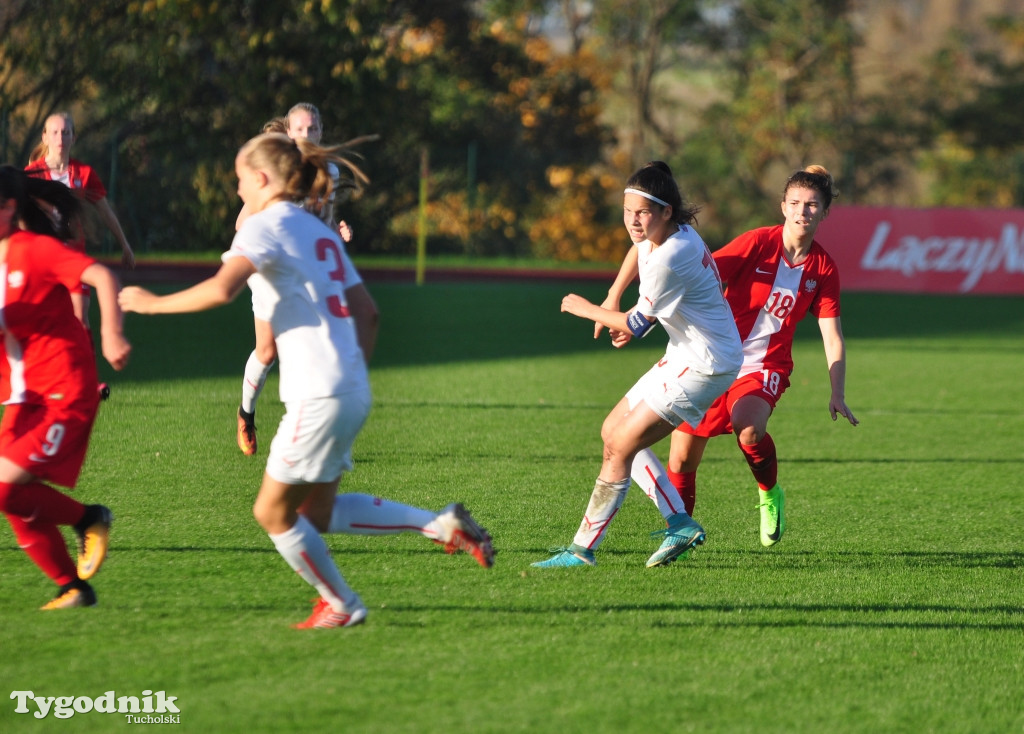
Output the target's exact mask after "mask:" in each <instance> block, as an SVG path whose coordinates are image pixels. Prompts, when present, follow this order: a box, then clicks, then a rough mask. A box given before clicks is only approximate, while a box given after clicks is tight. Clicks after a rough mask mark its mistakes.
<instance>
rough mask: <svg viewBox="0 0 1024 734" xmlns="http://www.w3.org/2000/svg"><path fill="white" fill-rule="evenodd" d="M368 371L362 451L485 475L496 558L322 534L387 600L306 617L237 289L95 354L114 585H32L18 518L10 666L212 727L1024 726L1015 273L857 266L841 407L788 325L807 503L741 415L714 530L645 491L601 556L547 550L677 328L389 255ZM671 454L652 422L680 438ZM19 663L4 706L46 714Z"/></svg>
mask: <svg viewBox="0 0 1024 734" xmlns="http://www.w3.org/2000/svg"><path fill="white" fill-rule="evenodd" d="M371 287H372V290H373V292H374V294H375V296H376V298H377V300H378V302H379V304H380V306H381V308H382V312H383V323H382V334H381V338H380V346H379V352H378V354H377V357H376V358H375V360H374V370H373V376H372V379H373V384H374V392H375V396H376V402H375V407H374V411H373V414H372V415H371V418H370V420H369V422H368V424H367V426H366V428H365V430H364V432H363V434H362V436H361V437H360V439H359V441H358V443H357V444H356V451H355V457H356V461H357V469H356V471H355V472H354V473H353V474H351V475H350V476H349V477H348V478H347V479H346V480H345V482H344V488H345V489H347V490H349V491H358V492H366V493H371V494H378V495H382V496H386V497H388V498H391V499H395V500H399V501H402V502H407V503H411V504H415V505H420V506H424V507H430V508H440V507H442V506H443V505H445V504H447V503H448V502H450V501H453V500H461V501H463V502H465V503H466V504H467V505H468V506H469V507H470V509H471V510H472V511H473V512H474V514H475V515H476V516H477V517H478V519H479V520H480V521H481V522H482V523H483V524H484V525H485V526H487V527H488V528H489V529H490V530H491V532H492V533H493V535H494V537H495V544H496V547H497V548H498V550H499V555H498V561H497V564H496V566H495V567H494V568H493V569H491V570H490V571H485V570H483V569H481V568H479V567H478V566H476V564H475V563H473V562H472V560H471V559H470V558H468V557H467V556H456V557H449V556H446V555H445V554H444V553H443V552H442V551H441V550H440V549H439V548H438V547H437V546H435V545H433V544H431V543H429V542H427V541H425V540H424V539H422V538H420V537H419V536H413V535H402V536H393V537H391V536H389V537H376V538H374V537H369V538H368V537H359V536H332V537H330V538H329V539H328V542H329V544H330V546H331V548H332V550H333V552H334V555H335V558H336V560H337V562H338V564H339V567H340V568H341V569H342V572H343V573H344V574H345V576H346V578H347V579H348V580H349V582H350V583H351V585H352V586H353V587H354V588H355V589H356V590H358V591H359V593H360V594H361V595H362V597H363V599H364V600H365V601H366V603H367V605H368V606H369V608H370V616H369V618H368V620H367V623H366V624H365V625H363V626H361V627H357V628H354V629H351V630H333V631H323V632H321V631H314V632H297V631H294V630H291V629H290V628H289V624H291V623H293V622H296V621H299V620H301V619H303V618H304V617H305V616H306V615H307V614H308V611H309V604H308V600H309V599H310V598H311V596H313V592H312V591H311V590H310V589H309V588H308V587H306V586H305V585H304V584H303V583H302V582H301V581H300V580H299V579H298V578H297V577H296V575H295V574H294V573H292V572H291V571H290V570H289V569H288V568H287V566H286V565H285V563H284V561H283V560H282V559H281V558H280V557H279V556H278V555H277V554H276V552H275V551H274V549H273V546H272V544H271V542H270V541H269V540H268V539H267V537H266V535H265V534H264V533H262V532H261V531H260V529H259V528H258V527H257V525H256V523H255V522H254V520H253V519H252V516H251V511H250V510H251V505H252V500H253V498H254V495H255V492H256V488H257V487H258V484H259V481H260V477H261V475H262V469H263V464H262V461H263V460H264V459H265V457H266V446H267V445H268V444H269V440H270V438H271V437H272V435H273V430H274V425H275V423H276V421H277V419H278V418H279V417H280V415H281V406H280V405H279V404H278V402H277V400H276V388H277V383H276V371H275V373H274V374H273V376H272V378H271V382H270V384H269V385H268V388H267V392H266V393H265V395H264V398H263V401H262V404H261V408H260V412H259V426H260V428H261V432H260V439H261V442H262V448H261V450H260V453H259V456H258V457H257V458H256V459H247V458H246V457H243V456H242V455H241V453H240V452H239V451H238V450H237V448H236V447H235V445H234V415H233V413H234V409H235V407H236V405H237V402H238V394H239V382H240V372H241V369H242V366H243V365H244V362H245V359H246V356H247V355H248V352H249V349H250V348H251V343H252V326H251V319H250V315H249V311H248V303H247V299H246V298H245V297H244V296H243V297H242V298H240V299H239V301H238V302H236V303H235V304H233V305H232V306H231V307H230V308H227V309H222V310H221V311H219V312H211V313H206V314H196V315H190V316H182V317H175V318H170V317H164V318H143V317H136V316H132V317H129V320H128V331H129V334H130V337H131V339H132V341H133V344H134V346H135V351H134V354H133V361H132V364H131V365H130V366H129V368H128V369H127V370H126V371H125V372H124V373H122V374H119V375H111V374H110V373H109V372H107V373H105V377H108V378H110V381H111V382H112V384H113V388H114V394H113V397H112V399H111V400H110V401H109V402H108V403H106V404H104V405H103V406H102V408H101V411H100V416H99V419H98V421H97V425H96V429H95V432H94V435H93V442H92V448H91V453H90V458H89V461H88V462H87V464H86V468H85V471H84V473H83V476H82V480H81V483H80V486H79V488H78V490H76V492H75V496H77V497H78V498H80V499H82V500H83V501H103V502H105V503H107V504H109V505H110V506H111V507H112V508H113V509H114V511H115V513H116V515H117V521H116V523H115V526H114V535H113V546H112V551H111V555H110V558H109V559H108V561H107V565H105V566H104V568H103V571H102V572H101V573H100V575H99V576H98V577H97V579H96V583H95V586H96V589H97V592H98V594H99V596H100V606H99V607H98V608H96V609H89V610H71V611H68V612H52V613H42V612H39V611H37V607H38V606H39V605H40V604H42V603H43V602H45V601H46V600H47V599H48V598H49V597H50V596H51V594H52V591H53V589H52V586H51V585H50V583H49V582H48V581H47V580H46V579H45V578H44V577H43V576H42V575H41V574H40V573H39V572H38V571H37V570H36V568H35V567H34V566H33V565H32V564H31V563H30V562H29V561H28V560H27V558H26V557H25V556H24V554H23V553H22V552H21V551H20V550H18V548H17V546H16V544H15V542H14V540H13V538H12V536H11V534H10V531H9V530H3V531H0V568H2V573H3V589H4V592H5V593H4V594H3V595H2V596H0V615H2V619H3V631H2V632H0V651H2V657H0V680H3V681H4V682H5V684H6V685H7V687H8V690H9V691H15V690H32V691H34V692H35V693H36V694H37V695H46V696H60V695H70V696H90V697H96V696H100V695H102V694H103V693H104V692H106V691H108V690H114V691H116V694H117V695H119V696H120V695H136V696H139V695H141V694H142V691H143V690H153V691H159V690H163V691H166V692H167V695H171V696H177V697H178V699H177V704H178V706H179V707H180V709H181V714H180V716H181V724H180V726H179V728H178V730H180V731H196V732H253V731H258V732H289V731H346V732H442V731H466V732H469V731H477V732H517V731H521V732H558V734H569V733H572V732H587V733H591V732H606V731H607V732H613V731H614V732H619V731H629V732H634V731H636V732H641V731H642V732H651V731H672V732H689V731H692V732H758V733H759V734H764V733H765V732H821V731H829V732H832V733H838V732H943V733H944V732H1015V731H1016V732H1020V731H1022V730H1024V698H1022V696H1021V691H1022V690H1024V584H1022V578H1024V576H1022V568H1024V542H1022V538H1024V533H1022V531H1021V528H1022V527H1024V504H1022V503H1021V501H1020V499H1021V487H1022V483H1021V478H1020V477H1021V470H1022V468H1024V446H1022V443H1021V437H1022V436H1024V412H1022V410H1021V408H1020V406H1021V405H1022V404H1024V380H1021V378H1020V372H1021V353H1022V344H1024V309H1022V308H1021V306H1022V302H1021V300H1020V299H998V298H960V299H942V298H926V297H917V296H915V297H910V296H881V295H877V294H875V295H849V296H847V297H846V298H845V301H844V317H843V318H844V328H845V331H846V334H847V339H848V348H849V378H848V402H849V404H850V406H851V408H852V409H853V410H854V412H855V413H856V414H857V416H858V417H859V418H860V419H861V421H862V423H861V425H860V426H858V427H857V428H852V427H850V426H849V425H844V424H840V423H835V424H834V423H832V422H831V420H830V419H829V416H828V410H827V407H828V383H827V376H826V372H825V363H824V355H823V351H822V348H821V343H820V338H819V337H818V335H817V330H816V327H815V326H814V325H813V324H810V323H809V324H806V325H805V327H806V328H804V327H802V328H801V331H800V334H799V339H798V342H797V345H796V350H795V351H796V363H797V371H796V373H795V374H794V377H793V386H792V387H791V388H790V391H789V392H788V393H787V395H786V397H785V399H784V400H783V401H782V402H781V404H780V406H779V409H778V410H777V412H776V415H775V416H774V417H773V419H772V422H771V431H772V434H773V436H774V438H775V441H776V444H777V445H778V448H779V451H780V456H781V460H782V463H781V467H780V480H781V481H782V482H783V484H784V486H785V487H786V488H787V500H788V502H787V520H788V522H787V533H786V538H785V540H784V541H783V542H782V543H780V544H779V545H778V546H776V547H775V548H772V549H769V550H766V549H763V548H761V546H760V543H759V542H758V538H757V511H756V509H755V504H756V490H755V488H754V485H753V482H752V480H751V478H750V476H749V471H748V470H747V469H746V465H745V463H744V462H743V460H742V458H741V457H740V455H739V452H738V451H737V449H736V447H735V446H734V445H733V441H732V440H731V439H729V438H727V437H722V438H719V439H717V440H715V441H712V442H711V443H710V444H709V447H708V451H707V453H706V455H705V460H704V463H703V466H702V468H701V473H700V483H699V491H698V500H697V502H698V505H697V508H698V509H697V513H696V514H697V516H698V518H699V519H700V520H701V521H702V523H703V524H704V525H705V527H706V528H707V531H708V542H707V544H706V545H705V546H704V547H703V548H701V549H700V550H699V551H698V552H696V553H695V554H693V556H692V557H691V558H689V559H688V560H685V561H681V562H679V563H676V564H674V565H672V566H670V567H668V568H665V569H654V570H647V569H645V568H644V562H645V561H646V559H647V557H648V555H649V554H650V553H651V552H652V551H653V549H654V548H655V547H656V546H657V541H656V540H653V539H651V538H649V537H648V532H649V531H651V530H653V529H655V528H657V527H658V526H659V519H660V518H659V516H658V515H657V512H656V511H655V510H654V508H653V507H652V506H651V505H650V503H649V502H648V500H647V499H646V498H645V497H644V496H643V495H642V493H639V492H637V491H635V490H634V491H633V492H632V493H631V494H630V496H629V497H628V499H627V501H626V504H625V505H624V507H623V510H622V511H621V512H620V513H619V516H618V517H617V518H616V522H615V525H614V527H613V528H612V530H611V532H610V533H609V535H608V537H607V540H606V541H605V543H604V545H603V546H602V548H601V550H600V551H599V552H598V562H599V565H598V567H597V568H592V569H591V568H587V569H578V570H564V571H543V572H542V571H539V570H536V569H532V568H530V565H529V564H530V563H531V562H532V561H535V560H539V559H541V558H543V557H545V555H546V550H547V548H548V547H549V546H550V545H555V544H564V543H566V542H568V541H569V540H570V539H571V537H572V534H573V532H574V531H575V528H576V526H577V524H578V523H579V520H580V516H581V513H582V512H583V509H584V507H585V505H586V501H587V497H588V496H589V493H590V489H591V488H592V486H593V480H594V478H595V476H596V474H597V470H598V468H599V464H600V451H601V445H600V439H599V428H600V424H601V421H602V419H603V418H604V416H605V414H606V412H607V411H608V410H609V409H610V408H611V406H612V405H613V404H614V403H615V401H616V400H618V398H619V397H621V395H622V394H623V393H624V392H625V390H626V389H627V388H628V387H629V386H630V385H631V384H632V382H633V380H634V379H635V378H636V377H637V376H639V374H641V372H642V371H643V370H645V369H646V368H647V367H648V366H649V365H650V363H652V362H653V361H654V360H655V359H657V358H658V357H659V356H660V353H659V348H660V347H663V346H664V339H663V334H661V333H660V332H655V333H654V334H653V335H652V336H651V337H650V338H648V339H647V340H645V341H644V342H643V343H642V344H637V345H630V347H628V348H627V349H625V350H621V351H617V350H613V349H611V348H610V347H609V346H608V345H607V342H606V341H605V340H601V341H599V342H594V341H593V340H592V339H590V337H589V327H588V326H587V325H586V324H585V323H584V322H582V321H579V320H578V319H575V318H573V317H570V316H566V315H562V314H559V312H558V304H559V301H560V298H561V296H562V295H563V293H564V292H567V291H568V290H569V289H570V288H571V289H573V290H576V291H578V292H582V293H584V294H586V295H588V296H590V297H592V298H599V297H600V294H601V292H602V289H601V287H600V286H599V285H592V284H584V285H571V286H570V285H566V284H558V283H553V284H552V283H548V284H539V285H538V284H532V283H523V284H458V285H445V284H434V285H428V286H424V287H421V288H417V287H415V286H411V285H378V286H372V284H371ZM659 450H660V451H661V453H662V454H664V453H665V445H662V446H659ZM4 700H6V696H5V695H0V731H4V732H20V731H60V732H75V731H97V732H109V731H118V730H120V728H121V727H123V726H130V725H129V724H127V723H126V721H125V719H124V717H123V716H118V715H106V714H98V713H89V714H76V715H75V716H74V717H73V718H71V719H67V720H57V719H55V718H54V717H53V715H52V714H51V715H50V716H49V717H48V718H47V719H44V720H42V721H39V720H36V719H34V718H33V717H32V716H31V714H16V713H14V711H13V709H14V705H15V702H14V701H8V702H7V703H3V701H4Z"/></svg>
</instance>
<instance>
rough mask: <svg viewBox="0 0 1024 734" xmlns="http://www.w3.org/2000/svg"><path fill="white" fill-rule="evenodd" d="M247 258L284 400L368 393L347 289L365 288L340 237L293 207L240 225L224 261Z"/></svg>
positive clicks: (272, 209) (278, 207) (279, 206)
mask: <svg viewBox="0 0 1024 734" xmlns="http://www.w3.org/2000/svg"><path fill="white" fill-rule="evenodd" d="M232 257H244V258H246V259H247V260H248V261H249V262H251V263H252V264H253V266H254V267H255V268H256V270H257V271H258V273H259V275H260V276H261V277H260V278H258V279H253V278H250V281H253V282H250V287H252V286H253V285H256V288H259V289H262V290H263V291H266V293H265V294H261V295H263V296H264V297H263V298H262V299H261V300H263V301H264V303H265V305H266V304H269V305H268V306H267V312H266V314H265V315H266V316H267V317H268V318H267V319H265V320H266V321H269V322H270V326H271V329H272V331H273V333H274V340H275V341H276V342H277V352H278V358H279V360H280V371H281V400H282V401H283V402H286V403H287V402H290V401H294V400H304V399H311V398H324V397H330V396H338V395H344V394H346V393H349V392H352V391H357V390H365V391H367V392H368V391H369V379H368V377H367V371H366V362H365V360H364V359H363V353H362V350H361V349H360V347H359V341H358V339H357V335H356V328H355V322H354V320H353V319H352V317H351V316H350V314H349V311H348V304H347V303H346V301H345V290H346V289H348V288H351V287H352V286H355V285H358V284H359V283H361V282H362V279H361V278H360V277H359V273H358V272H356V269H355V267H353V265H352V262H351V260H349V257H348V254H347V253H346V252H345V247H344V245H343V244H342V242H341V238H340V237H339V236H338V234H337V233H336V232H334V231H332V230H331V229H330V228H328V227H327V226H325V225H324V223H323V222H321V221H320V220H319V219H317V218H316V217H315V216H313V215H312V214H309V213H308V212H307V211H305V210H304V209H303V208H302V207H300V206H298V205H297V204H292V203H290V202H277V203H275V204H272V205H271V206H269V207H267V208H266V209H264V210H263V211H261V212H259V213H257V214H254V215H252V216H250V217H249V218H248V219H246V220H245V222H244V223H243V224H242V226H241V228H240V229H239V230H238V232H237V233H236V234H235V239H234V240H233V241H232V243H231V249H230V250H228V251H227V252H225V253H224V254H223V255H222V256H221V259H222V260H224V261H227V260H228V259H230V258H232Z"/></svg>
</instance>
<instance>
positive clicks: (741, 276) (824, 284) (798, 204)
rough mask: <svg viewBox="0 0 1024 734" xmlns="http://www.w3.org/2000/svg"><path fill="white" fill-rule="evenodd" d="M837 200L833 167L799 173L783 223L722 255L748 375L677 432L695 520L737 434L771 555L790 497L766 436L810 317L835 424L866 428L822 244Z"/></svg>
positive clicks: (678, 470) (675, 457)
mask: <svg viewBox="0 0 1024 734" xmlns="http://www.w3.org/2000/svg"><path fill="white" fill-rule="evenodd" d="M834 197H835V190H834V183H833V180H832V176H831V174H829V172H828V171H827V170H826V169H825V168H823V167H821V166H809V167H808V168H806V169H805V170H803V171H797V172H796V173H794V174H793V175H792V176H790V178H789V180H787V181H786V186H785V189H784V190H783V197H782V213H783V215H784V217H785V222H784V223H783V224H781V225H776V226H774V227H762V228H759V229H754V230H751V231H749V232H746V233H744V234H742V235H740V236H739V237H737V238H736V239H734V240H733V241H732V242H730V243H729V244H727V245H726V246H725V247H723V248H721V249H719V250H717V251H715V253H714V258H715V264H716V265H717V266H718V271H719V273H720V275H721V277H722V282H723V283H724V284H725V297H726V300H727V301H728V302H729V306H730V307H731V309H732V312H733V317H734V318H735V321H736V326H737V328H738V330H739V333H740V338H741V339H742V340H743V367H742V368H741V369H740V373H739V376H738V377H737V378H736V381H735V382H734V383H733V384H732V386H731V387H730V388H729V389H728V390H727V391H726V392H725V394H723V395H722V396H721V397H720V398H718V399H717V400H716V401H715V402H714V403H713V404H712V406H711V407H710V408H709V409H708V412H707V413H706V414H705V416H704V419H703V420H702V421H701V422H700V424H699V425H698V426H697V427H696V428H693V427H691V426H688V425H686V424H685V423H684V424H682V425H680V426H679V428H677V429H676V431H674V432H673V434H672V446H671V450H670V454H669V462H668V471H667V478H668V480H669V481H670V482H671V483H672V485H673V486H674V487H675V488H676V489H677V490H678V492H679V494H680V496H681V497H682V500H683V503H684V506H685V507H686V511H687V512H688V513H692V512H693V507H694V504H695V500H696V480H697V467H698V466H699V465H700V460H701V458H702V456H703V455H704V449H705V447H706V446H707V442H708V439H709V438H711V437H712V436H718V435H721V434H723V433H729V432H732V433H734V434H735V435H736V440H737V443H738V445H739V448H740V450H741V451H742V452H743V456H744V457H745V458H746V460H747V463H748V464H749V466H750V469H751V471H752V472H753V474H754V479H755V480H756V481H757V485H758V490H759V492H758V494H759V497H760V499H759V502H758V506H759V507H760V510H761V543H762V545H764V546H766V547H767V546H772V545H774V544H775V543H777V542H778V541H779V540H781V538H782V534H783V532H784V531H785V528H786V522H785V494H784V492H783V490H782V488H781V487H780V486H779V484H778V458H777V454H776V451H775V443H774V441H773V440H772V437H771V435H770V434H769V433H768V419H769V418H770V417H771V414H772V411H773V410H774V409H775V405H776V404H777V403H778V400H779V398H781V397H782V394H783V393H784V392H785V390H786V388H788V387H789V376H790V374H792V372H793V356H792V346H793V335H794V333H795V331H796V325H797V323H798V322H799V321H800V320H801V319H803V318H804V316H806V315H807V313H808V312H809V313H811V314H812V315H814V316H815V317H817V319H818V327H819V329H820V331H821V336H822V341H823V342H824V346H825V357H826V360H827V363H828V371H829V380H830V382H831V386H832V394H831V397H830V399H829V412H830V413H831V416H832V420H836V419H837V417H838V416H840V415H841V416H843V417H844V418H846V419H847V420H848V421H849V422H850V424H851V425H854V426H855V425H857V423H858V422H859V421H858V420H857V418H856V417H854V415H853V412H852V411H851V410H850V408H849V407H848V406H847V405H846V343H845V340H844V339H843V331H842V327H841V325H840V321H839V272H838V270H837V269H836V264H835V262H834V261H833V260H832V258H831V257H830V256H829V254H828V253H827V252H826V251H825V249H824V248H823V247H822V246H821V245H820V244H818V243H817V242H816V241H815V240H814V235H815V232H816V231H817V229H818V225H819V224H820V223H821V221H822V220H823V219H824V218H825V217H826V216H827V215H828V210H829V207H830V206H831V204H832V199H833V198H834ZM631 257H633V258H635V255H633V253H632V252H631V253H630V255H627V258H626V261H625V262H624V263H623V266H622V268H621V269H620V272H619V276H618V277H617V278H616V281H615V284H614V285H613V286H612V288H611V290H609V296H608V300H609V301H611V302H615V303H617V302H618V299H619V298H620V297H621V295H622V291H623V290H625V286H626V284H628V283H629V282H631V281H632V279H633V277H635V276H634V275H633V273H635V264H633V265H631V263H630V259H631ZM606 302H607V301H606ZM599 332H600V327H596V328H595V336H596V335H597V334H598V333H599ZM641 471H642V469H641V467H639V466H637V465H634V467H633V477H634V480H635V481H637V482H638V483H640V482H642V481H647V480H648V479H649V478H648V477H645V476H641ZM641 486H643V485H641ZM649 494H650V493H649ZM659 508H660V505H659ZM663 514H664V511H663Z"/></svg>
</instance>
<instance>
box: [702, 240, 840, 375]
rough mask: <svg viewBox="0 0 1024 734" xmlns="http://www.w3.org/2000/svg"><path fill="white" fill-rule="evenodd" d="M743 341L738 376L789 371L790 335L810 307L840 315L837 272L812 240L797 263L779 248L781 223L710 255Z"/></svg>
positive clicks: (827, 315) (820, 313)
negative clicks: (772, 370) (805, 254)
mask: <svg viewBox="0 0 1024 734" xmlns="http://www.w3.org/2000/svg"><path fill="white" fill-rule="evenodd" d="M714 257H715V264H716V265H718V272H719V273H720V274H721V276H722V282H723V283H725V298H726V300H727V301H728V302H729V306H730V307H731V308H732V313H733V317H734V318H735V319H736V328H737V329H738V330H739V332H740V339H741V340H742V341H743V367H741V368H740V376H741V377H742V376H743V375H748V374H750V373H752V372H760V371H761V370H763V369H766V368H767V369H775V370H778V371H781V372H783V373H784V374H786V375H789V374H791V373H792V372H793V355H792V347H793V334H794V333H795V332H796V325H797V323H798V322H799V321H800V320H801V319H803V317H804V316H805V315H807V312H808V311H810V312H811V313H812V314H813V315H814V316H816V317H818V318H835V317H837V316H839V270H838V269H837V268H836V264H835V261H834V260H833V259H832V257H831V256H830V255H829V254H828V253H827V252H825V249H824V248H823V247H822V246H821V245H819V244H818V243H817V242H813V243H812V244H811V251H810V252H809V253H808V255H807V258H806V259H805V260H804V261H803V262H802V263H800V264H799V265H797V266H795V267H794V266H793V265H790V264H789V261H788V260H787V259H786V255H785V251H784V249H783V246H782V225H781V224H780V225H776V226H774V227H761V228H760V229H754V230H751V231H749V232H746V233H744V234H741V235H740V236H739V237H737V238H736V239H734V240H733V241H732V242H730V243H729V244H727V245H726V246H725V247H723V248H721V249H720V250H717V251H716V252H715V253H714Z"/></svg>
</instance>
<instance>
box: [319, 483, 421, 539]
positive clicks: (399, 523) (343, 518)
mask: <svg viewBox="0 0 1024 734" xmlns="http://www.w3.org/2000/svg"><path fill="white" fill-rule="evenodd" d="M436 517H437V513H436V512H431V511H430V510H423V509H420V508H419V507H412V506H410V505H403V504H401V503H399V502H392V501H391V500H385V499H381V498H380V497H372V496H370V495H368V494H358V493H354V492H353V493H348V494H339V495H338V496H337V497H335V498H334V509H333V510H332V511H331V522H330V524H329V525H328V526H327V532H328V533H347V534H349V535H395V534H397V533H404V532H413V533H420V534H421V535H425V536H426V537H428V538H430V539H432V540H436V539H438V538H439V537H440V532H441V531H440V528H438V527H437V524H436V523H435V522H434V519H435V518H436Z"/></svg>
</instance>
